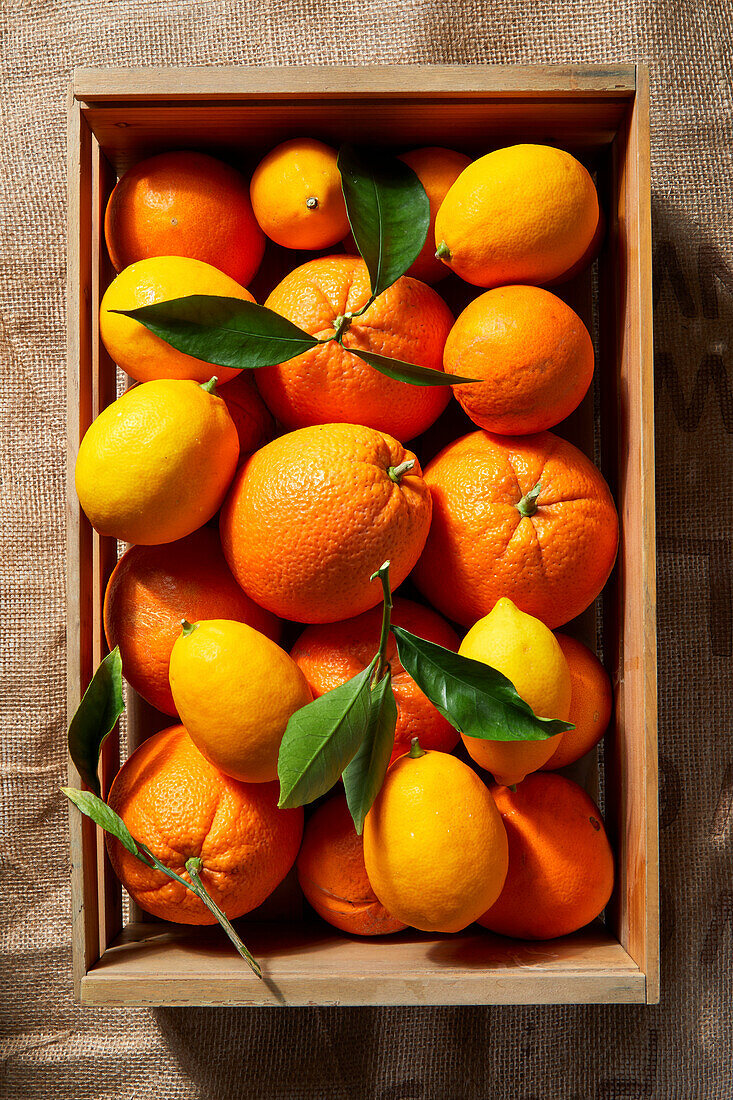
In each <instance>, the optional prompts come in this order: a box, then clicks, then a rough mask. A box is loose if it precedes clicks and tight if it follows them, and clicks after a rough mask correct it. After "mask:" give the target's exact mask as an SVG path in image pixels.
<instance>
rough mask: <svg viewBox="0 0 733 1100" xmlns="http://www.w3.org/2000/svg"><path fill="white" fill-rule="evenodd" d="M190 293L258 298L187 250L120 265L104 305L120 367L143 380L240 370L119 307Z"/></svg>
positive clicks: (224, 376)
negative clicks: (191, 350) (192, 351)
mask: <svg viewBox="0 0 733 1100" xmlns="http://www.w3.org/2000/svg"><path fill="white" fill-rule="evenodd" d="M191 294H213V295H215V296H217V297H220V298H241V299H242V301H245V302H253V301H254V298H253V297H252V295H251V294H250V292H249V291H248V290H245V288H244V287H243V286H240V284H239V283H236V282H235V281H234V279H231V278H230V277H229V276H228V275H225V274H224V272H223V271H219V269H218V268H216V267H212V266H211V264H207V263H204V262H203V260H193V259H190V258H189V257H187V256H152V257H150V258H149V259H147V260H138V261H137V262H136V263H134V264H130V266H129V267H126V268H125V269H124V271H121V272H120V274H119V275H118V276H117V278H116V279H115V280H114V281H113V282H111V283H110V285H109V286H108V287H107V290H106V292H105V295H104V297H103V298H102V304H101V306H100V309H99V334H100V336H101V337H102V341H103V343H104V346H105V347H106V349H107V351H108V352H109V354H110V356H111V358H112V359H113V360H114V361H115V363H116V364H117V366H118V367H121V368H122V370H124V371H126V372H127V374H129V375H130V377H131V378H135V379H136V380H137V381H138V382H148V381H150V380H151V379H153V378H192V379H193V380H194V381H195V382H206V380H207V379H209V378H211V376H212V374H214V373H216V375H217V377H218V379H219V381H220V382H221V383H222V384H223V383H224V382H228V381H229V380H230V379H231V378H234V377H235V376H236V375H238V374H239V371H237V370H234V369H233V368H232V367H221V366H218V367H216V368H215V369H214V368H213V367H212V366H211V364H210V363H205V362H203V360H201V359H194V357H193V356H192V355H186V354H185V353H184V352H182V351H176V349H175V348H173V347H171V345H170V344H167V343H166V342H165V340H162V339H161V338H160V336H156V335H155V334H154V333H152V332H150V330H149V329H147V328H146V327H145V325H143V324H141V322H140V321H135V320H134V319H133V318H132V317H125V316H123V314H121V313H114V312H113V310H116V309H137V308H138V307H139V306H149V305H152V304H153V303H154V302H170V301H172V300H173V299H174V298H186V297H188V296H189V295H191Z"/></svg>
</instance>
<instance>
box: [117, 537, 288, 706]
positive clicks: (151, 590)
mask: <svg viewBox="0 0 733 1100" xmlns="http://www.w3.org/2000/svg"><path fill="white" fill-rule="evenodd" d="M225 617H226V618H227V619H237V620H238V621H239V622H243V623H247V624H248V625H249V626H252V627H254V628H255V630H259V631H261V632H262V633H263V634H267V636H268V637H269V638H272V639H273V640H274V641H277V640H278V638H279V635H280V624H279V622H278V620H277V619H276V618H275V617H274V615H271V614H270V612H269V611H265V610H264V608H262V607H258V606H257V604H256V603H254V602H253V601H252V600H251V599H250V598H249V596H247V595H246V594H245V593H244V592H243V591H242V589H241V588H240V587H239V585H238V584H237V582H236V581H235V579H234V577H233V576H232V574H231V572H230V570H229V567H228V565H227V563H226V561H225V560H224V554H223V553H222V549H221V544H220V542H219V535H218V532H217V531H216V529H215V528H214V527H202V528H200V529H199V530H198V531H195V532H194V533H193V534H192V535H188V536H187V537H186V538H184V539H179V540H178V541H177V542H170V543H165V544H163V545H162V546H131V547H130V549H129V550H128V551H127V552H126V553H125V554H123V556H122V557H121V558H120V560H119V561H118V563H117V565H116V566H115V568H114V570H113V572H112V576H111V577H110V579H109V583H108V584H107V591H106V593H105V597H104V630H105V634H106V636H107V644H108V645H109V647H110V649H112V647H113V646H116V645H118V646H119V647H120V655H121V657H122V674H123V676H124V677H125V679H126V680H127V682H128V683H129V684H130V686H131V687H133V688H134V689H135V691H137V692H139V694H140V695H142V696H143V698H144V699H147V701H148V702H149V703H151V704H152V705H153V706H154V707H157V708H158V710H161V711H162V712H163V713H164V714H171V715H175V714H176V707H175V703H174V702H173V696H172V695H171V689H170V684H169V682H168V666H169V664H170V657H171V650H172V649H173V644H174V642H175V641H176V639H177V638H178V637H179V635H180V633H181V621H182V620H183V619H187V620H188V621H189V622H198V621H199V620H200V619H220V618H225Z"/></svg>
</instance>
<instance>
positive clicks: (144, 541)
mask: <svg viewBox="0 0 733 1100" xmlns="http://www.w3.org/2000/svg"><path fill="white" fill-rule="evenodd" d="M238 458H239V437H238V436H237V429H236V427H235V426H234V421H233V420H232V418H231V417H230V415H229V413H228V411H227V407H226V405H225V403H224V402H223V401H222V399H221V398H220V397H217V396H216V395H215V394H213V393H209V392H208V390H207V389H205V388H204V387H203V386H200V385H198V383H196V382H185V381H181V380H178V379H160V380H159V381H156V382H145V383H143V385H141V386H135V387H134V388H133V389H131V390H128V391H127V393H125V394H123V395H122V397H120V398H118V400H117V401H115V402H114V403H113V404H112V405H109V406H108V407H107V408H106V409H104V410H103V412H101V413H100V414H99V416H98V417H97V419H96V420H95V421H94V423H93V424H91V426H90V427H89V430H88V431H87V433H86V435H85V436H84V438H83V440H82V442H81V447H80V448H79V454H78V457H77V460H76V475H75V479H76V491H77V494H78V496H79V501H80V503H81V506H82V508H83V509H84V511H85V513H86V514H87V516H88V517H89V520H90V522H91V524H92V526H93V527H94V528H95V529H96V530H97V531H99V533H100V534H101V535H111V536H112V537H113V538H117V539H121V540H122V541H123V542H131V543H137V544H141V545H143V546H155V545H157V544H159V543H164V542H173V541H174V540H175V539H181V538H183V537H184V536H185V535H190V534H191V532H192V531H196V530H197V529H198V528H199V527H201V526H203V524H204V523H206V522H207V521H208V520H210V519H211V517H212V516H213V515H214V513H215V512H216V511H217V510H218V509H219V507H220V506H221V503H222V501H223V499H224V495H225V493H226V491H227V488H228V487H229V482H230V481H231V480H232V477H233V476H234V471H235V469H236V466H237V460H238Z"/></svg>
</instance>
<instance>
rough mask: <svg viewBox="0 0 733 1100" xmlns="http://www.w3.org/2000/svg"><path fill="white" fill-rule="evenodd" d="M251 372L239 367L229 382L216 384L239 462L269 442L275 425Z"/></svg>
mask: <svg viewBox="0 0 733 1100" xmlns="http://www.w3.org/2000/svg"><path fill="white" fill-rule="evenodd" d="M215 369H217V370H218V369H219V368H218V367H217V368H215ZM253 373H254V372H253V371H249V370H241V371H240V372H239V374H236V375H235V376H234V378H232V380H231V382H227V383H226V384H225V385H223V386H217V388H216V392H217V393H218V394H219V397H220V398H221V399H222V401H223V402H224V403H225V405H226V407H227V409H228V410H229V415H230V416H231V418H232V420H233V421H234V427H235V428H236V429H237V435H238V436H239V461H240V462H242V461H243V460H244V459H245V458H246V457H247V455H251V454H252V452H253V451H256V450H257V449H258V448H259V447H263V446H264V445H265V443H269V441H270V440H271V439H272V437H273V435H274V434H275V425H274V423H273V420H272V417H271V416H270V413H269V410H268V409H267V407H266V405H265V403H264V401H263V400H262V398H261V397H260V394H259V391H258V389H257V386H256V385H255V381H254V378H253V377H252V375H253Z"/></svg>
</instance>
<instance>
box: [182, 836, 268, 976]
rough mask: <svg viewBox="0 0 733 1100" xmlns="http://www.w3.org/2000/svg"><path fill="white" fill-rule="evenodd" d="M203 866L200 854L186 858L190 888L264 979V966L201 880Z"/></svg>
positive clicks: (251, 966)
mask: <svg viewBox="0 0 733 1100" xmlns="http://www.w3.org/2000/svg"><path fill="white" fill-rule="evenodd" d="M202 867H203V862H202V860H201V859H200V858H199V857H198V856H193V857H192V858H191V859H187V860H186V870H187V871H188V873H189V875H190V876H191V886H189V890H193V893H194V894H195V895H196V897H198V898H200V899H201V901H202V902H203V903H204V905H205V906H206V908H207V909H208V910H209V911H210V912H211V913H213V915H214V916H215V917H216V919H217V920H218V922H219V924H220V925H221V926H222V928H223V929H224V931H225V932H226V934H227V936H228V937H229V939H230V940H231V941H232V943H233V944H234V946H235V947H236V949H237V951H238V952H239V954H240V955H241V956H242V958H243V959H244V961H245V962H246V963H247V964H248V966H249V967H250V969H251V970H253V971H254V973H255V974H256V975H257V977H258V978H259V979H260V980H262V967H261V966H260V964H259V963H258V962H257V959H256V958H255V957H254V955H253V954H252V953H251V952H250V951H248V950H247V948H246V947H245V945H244V943H243V942H242V940H241V939H240V938H239V935H238V934H237V931H236V929H235V928H234V926H233V924H232V923H231V921H230V920H229V918H228V917H227V915H226V913H224V912H222V910H221V909H220V908H219V906H218V905H217V904H216V902H215V901H214V899H213V898H212V897H211V895H210V894H209V892H208V890H207V889H206V887H205V886H204V884H203V882H202V881H201V878H200V872H201V868H202ZM182 881H183V880H182ZM186 885H188V884H186Z"/></svg>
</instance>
